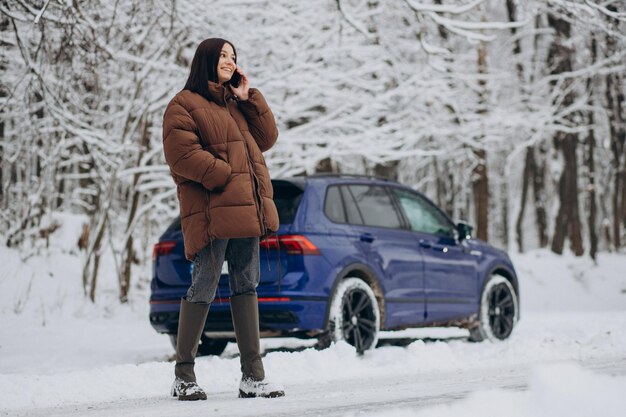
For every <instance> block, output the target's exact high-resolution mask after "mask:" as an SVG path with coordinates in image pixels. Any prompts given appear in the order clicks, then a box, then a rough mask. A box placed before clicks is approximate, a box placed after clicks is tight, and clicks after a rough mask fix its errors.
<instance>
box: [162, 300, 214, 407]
mask: <svg viewBox="0 0 626 417" xmlns="http://www.w3.org/2000/svg"><path fill="white" fill-rule="evenodd" d="M209 306H210V304H196V303H190V302H188V301H187V300H185V299H184V298H183V299H181V301H180V314H179V318H178V336H177V339H176V367H175V368H174V373H175V375H176V379H174V383H173V384H172V391H171V393H172V396H174V397H178V399H179V400H181V401H193V400H206V394H205V393H204V391H203V390H202V388H200V387H199V386H198V384H197V383H196V374H195V373H194V371H193V367H194V364H195V358H196V353H197V352H198V343H199V342H200V336H201V335H202V331H203V330H204V323H205V322H206V317H207V314H208V313H209Z"/></svg>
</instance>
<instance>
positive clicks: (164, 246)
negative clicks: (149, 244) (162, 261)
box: [152, 241, 176, 261]
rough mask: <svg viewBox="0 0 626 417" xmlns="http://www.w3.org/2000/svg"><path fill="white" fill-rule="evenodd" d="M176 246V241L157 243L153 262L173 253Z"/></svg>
mask: <svg viewBox="0 0 626 417" xmlns="http://www.w3.org/2000/svg"><path fill="white" fill-rule="evenodd" d="M175 246H176V242H174V241H164V242H159V243H157V244H156V245H154V249H153V250H152V260H153V261H156V259H157V258H158V257H159V256H163V255H168V254H170V253H172V251H173V250H174V247H175Z"/></svg>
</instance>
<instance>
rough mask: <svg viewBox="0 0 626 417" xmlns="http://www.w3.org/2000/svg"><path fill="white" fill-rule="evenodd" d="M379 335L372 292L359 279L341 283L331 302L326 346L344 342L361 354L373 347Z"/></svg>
mask: <svg viewBox="0 0 626 417" xmlns="http://www.w3.org/2000/svg"><path fill="white" fill-rule="evenodd" d="M379 331H380V310H379V307H378V302H377V301H376V296H375V295H374V291H372V289H371V288H370V286H369V285H367V284H366V283H365V282H364V281H363V280H361V279H359V278H346V279H344V280H343V281H341V282H340V283H339V285H338V287H337V290H336V291H335V294H334V296H333V299H332V301H331V306H330V316H329V320H328V331H327V332H326V343H325V344H329V342H337V341H340V340H344V341H346V342H348V343H349V344H350V345H352V346H354V348H355V349H356V351H357V352H358V353H359V354H362V353H363V352H364V351H366V350H368V349H371V348H374V347H376V343H377V342H378V333H379ZM321 343H322V344H324V342H323V341H321Z"/></svg>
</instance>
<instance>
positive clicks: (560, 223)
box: [552, 133, 584, 256]
mask: <svg viewBox="0 0 626 417" xmlns="http://www.w3.org/2000/svg"><path fill="white" fill-rule="evenodd" d="M577 139H578V138H577V137H576V135H572V134H563V133H560V134H558V135H557V139H556V141H557V143H556V147H557V148H560V150H561V152H562V153H563V159H564V168H563V172H562V173H561V178H560V179H559V200H560V206H559V212H558V214H557V217H556V222H555V226H554V236H553V237H552V251H553V252H554V253H558V254H559V255H560V254H562V253H563V245H564V242H565V238H566V237H568V238H569V239H570V245H571V249H572V251H573V252H574V254H575V255H576V256H581V255H582V254H583V253H584V248H583V244H582V234H581V231H580V219H579V215H578V172H577V164H576V143H577Z"/></svg>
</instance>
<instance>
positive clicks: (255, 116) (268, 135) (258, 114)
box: [239, 88, 278, 152]
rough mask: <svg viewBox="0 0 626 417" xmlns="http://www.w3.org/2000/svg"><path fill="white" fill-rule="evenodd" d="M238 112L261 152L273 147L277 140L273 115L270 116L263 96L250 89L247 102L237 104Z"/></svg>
mask: <svg viewBox="0 0 626 417" xmlns="http://www.w3.org/2000/svg"><path fill="white" fill-rule="evenodd" d="M239 110H241V112H242V113H243V115H244V116H245V118H246V120H247V122H248V127H249V128H250V133H251V134H252V137H253V138H254V140H255V141H256V143H257V145H259V149H261V152H265V151H267V150H269V149H270V148H271V147H272V146H274V144H275V143H276V139H277V138H278V129H277V128H276V121H275V120H274V114H272V111H271V110H270V106H268V104H267V102H266V101H265V97H263V94H261V92H260V91H259V90H257V89H256V88H251V89H250V92H249V96H248V100H246V101H240V102H239Z"/></svg>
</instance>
